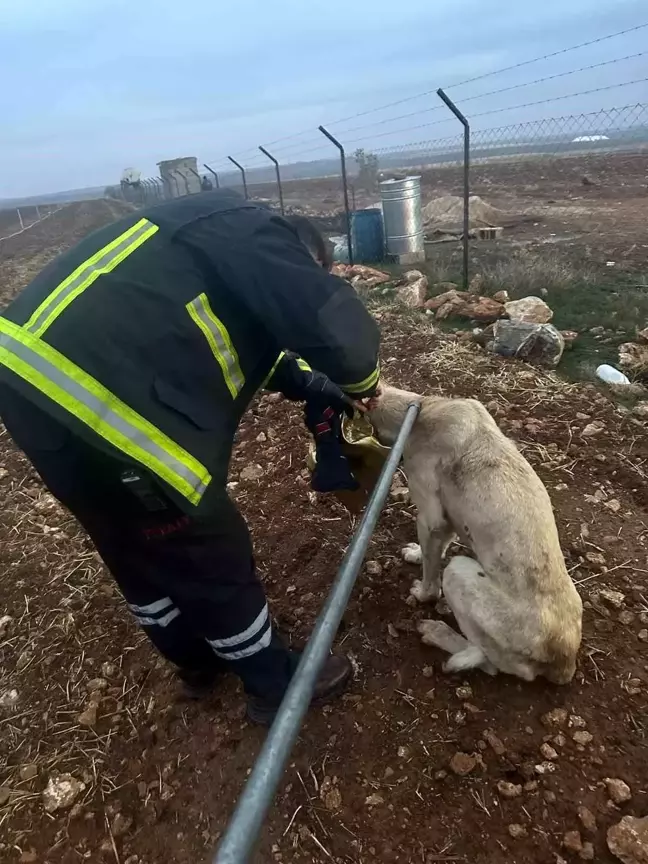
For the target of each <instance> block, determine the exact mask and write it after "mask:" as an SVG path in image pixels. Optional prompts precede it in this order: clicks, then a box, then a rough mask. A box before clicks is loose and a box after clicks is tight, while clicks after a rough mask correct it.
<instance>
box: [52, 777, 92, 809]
mask: <svg viewBox="0 0 648 864" xmlns="http://www.w3.org/2000/svg"><path fill="white" fill-rule="evenodd" d="M85 788H86V787H85V783H83V782H82V781H81V780H77V779H76V778H75V777H73V776H72V775H71V774H60V775H59V776H58V777H50V778H49V780H48V781H47V786H46V788H45V791H44V792H43V807H44V808H45V812H46V813H54V812H55V811H56V810H67V809H68V808H69V807H71V806H72V805H73V804H74V802H75V801H76V799H77V798H78V797H79V795H80V794H81V793H82V792H83V790H84V789H85Z"/></svg>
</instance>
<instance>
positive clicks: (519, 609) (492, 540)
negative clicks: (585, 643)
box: [368, 386, 583, 684]
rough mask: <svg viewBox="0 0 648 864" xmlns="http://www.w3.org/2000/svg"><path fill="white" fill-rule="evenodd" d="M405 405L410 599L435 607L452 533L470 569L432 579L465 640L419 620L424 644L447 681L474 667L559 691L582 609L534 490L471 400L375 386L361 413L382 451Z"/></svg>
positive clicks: (542, 495) (462, 566)
mask: <svg viewBox="0 0 648 864" xmlns="http://www.w3.org/2000/svg"><path fill="white" fill-rule="evenodd" d="M413 401H414V402H417V403H420V404H421V413H420V415H419V417H418V419H417V420H416V422H415V424H414V428H413V430H412V433H411V435H410V438H409V440H408V442H407V445H406V447H405V452H404V456H403V460H404V468H405V473H406V474H407V477H408V481H409V487H410V493H411V496H412V501H413V502H414V504H416V506H417V509H418V520H417V529H418V539H419V544H420V547H419V546H417V545H416V544H411V546H410V547H409V548H408V550H405V552H406V553H407V552H409V557H408V556H407V554H406V556H405V557H406V558H407V559H408V560H418V561H420V562H421V563H422V564H423V579H422V580H421V581H417V582H415V583H414V586H413V587H412V589H411V593H412V594H413V595H414V597H416V599H417V600H419V601H420V602H421V603H423V602H426V601H430V600H435V599H437V598H438V597H439V595H440V590H441V560H442V558H443V554H444V552H445V549H446V548H447V546H448V545H449V543H450V542H451V540H452V539H453V537H454V535H455V534H456V535H458V536H459V538H460V540H461V542H462V543H463V544H464V545H466V546H468V547H470V548H471V549H472V551H473V553H474V555H475V557H476V559H477V560H474V559H473V558H468V557H466V556H463V555H458V556H456V557H454V558H453V559H452V560H451V561H450V563H449V564H448V566H447V567H446V568H445V571H444V572H443V593H444V595H445V597H446V600H447V602H448V604H449V605H450V607H451V609H452V611H453V613H454V616H455V618H456V620H457V623H458V624H459V627H460V628H461V631H462V632H463V634H464V636H465V638H464V636H460V635H459V634H458V633H456V632H455V631H454V630H453V629H452V628H451V627H449V626H448V625H447V624H445V623H444V622H443V621H422V622H421V624H420V625H419V632H420V633H421V635H422V637H423V641H424V642H425V643H426V644H428V645H434V646H436V647H438V648H441V649H442V650H444V651H447V652H449V653H450V654H452V657H451V658H450V659H449V660H448V662H447V663H446V664H445V666H444V670H445V671H446V672H459V671H461V670H464V669H472V668H475V667H479V668H481V669H483V670H484V671H485V672H488V673H489V674H491V675H495V674H496V673H497V670H500V671H502V672H507V673H509V674H511V675H517V676H518V677H520V678H523V679H524V680H526V681H532V680H533V679H534V678H535V677H536V676H537V675H543V676H544V677H545V678H548V679H549V681H552V682H554V683H556V684H566V683H567V682H568V681H570V680H571V679H572V677H573V675H574V672H575V669H576V654H577V652H578V648H579V645H580V641H581V624H582V614H583V606H582V603H581V599H580V597H579V595H578V592H577V591H576V588H575V587H574V584H573V582H572V580H571V579H570V577H569V574H568V573H567V570H566V567H565V561H564V558H563V555H562V552H561V550H560V543H559V540H558V532H557V530H556V523H555V521H554V517H553V512H552V508H551V501H550V500H549V496H548V494H547V491H546V489H545V487H544V486H543V484H542V482H541V480H540V478H539V477H538V476H537V474H536V473H535V471H534V470H533V468H532V467H531V466H530V465H529V463H528V462H527V461H526V459H524V457H523V456H522V455H521V453H520V452H519V451H518V450H517V448H516V447H515V445H514V444H513V442H512V441H510V440H509V439H508V438H506V437H505V436H504V435H503V433H502V432H501V431H500V430H499V428H498V427H497V425H496V423H495V421H494V420H493V418H492V417H491V416H490V414H489V413H488V411H487V410H486V409H485V408H484V407H483V405H481V404H480V403H479V402H477V401H475V400H473V399H442V398H437V397H425V398H424V397H421V396H417V395H416V394H414V393H408V392H405V391H403V390H397V389H395V388H393V387H387V386H384V387H383V390H382V393H381V395H380V396H379V397H377V398H376V399H374V400H372V403H371V404H370V411H369V415H368V416H369V418H370V420H371V422H372V423H373V424H374V427H375V429H376V431H377V434H378V437H379V439H380V440H381V441H382V443H385V444H392V443H393V442H394V440H395V438H396V434H397V432H398V429H399V427H400V425H401V423H402V421H403V417H404V415H405V412H406V410H407V406H408V405H409V404H411V403H412V402H413Z"/></svg>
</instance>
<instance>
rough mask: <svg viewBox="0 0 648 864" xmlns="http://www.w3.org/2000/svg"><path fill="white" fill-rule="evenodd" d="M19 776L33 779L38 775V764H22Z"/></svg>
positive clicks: (24, 778) (22, 778)
mask: <svg viewBox="0 0 648 864" xmlns="http://www.w3.org/2000/svg"><path fill="white" fill-rule="evenodd" d="M18 776H19V777H20V779H21V780H33V779H34V777H38V765H21V766H20V769H19V771H18Z"/></svg>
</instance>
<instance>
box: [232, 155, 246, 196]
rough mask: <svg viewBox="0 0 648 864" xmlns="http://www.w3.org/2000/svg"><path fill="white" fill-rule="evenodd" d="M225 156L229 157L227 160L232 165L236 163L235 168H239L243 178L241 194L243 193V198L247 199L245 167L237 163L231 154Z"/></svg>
mask: <svg viewBox="0 0 648 864" xmlns="http://www.w3.org/2000/svg"><path fill="white" fill-rule="evenodd" d="M227 158H228V159H229V161H230V162H231V163H232V164H233V165H236V167H237V168H238V169H239V171H240V172H241V177H242V178H243V194H244V195H245V199H246V200H247V197H248V190H247V180H246V178H245V168H244V167H243V166H242V165H239V163H238V162H237V161H236V159H232V157H231V156H228V157H227Z"/></svg>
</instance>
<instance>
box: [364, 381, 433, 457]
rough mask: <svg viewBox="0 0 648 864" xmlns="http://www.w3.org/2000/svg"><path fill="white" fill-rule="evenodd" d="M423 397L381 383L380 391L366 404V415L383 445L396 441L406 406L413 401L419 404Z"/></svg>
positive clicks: (386, 445)
mask: <svg viewBox="0 0 648 864" xmlns="http://www.w3.org/2000/svg"><path fill="white" fill-rule="evenodd" d="M422 399H423V397H422V396H419V395H418V394H416V393H410V392H409V391H408V390H399V389H398V388H396V387H391V386H390V385H389V384H381V385H380V392H379V393H378V395H376V396H374V397H373V399H371V400H370V401H369V403H368V405H367V408H368V411H367V416H368V418H369V420H370V421H371V424H372V426H373V427H374V429H375V430H376V437H377V438H378V440H379V441H380V443H381V444H384V445H385V447H391V446H392V444H393V443H394V442H395V441H396V437H397V436H398V430H399V429H400V427H401V426H402V423H403V420H404V418H405V414H406V412H407V408H408V407H409V406H410V405H411V404H412V402H415V403H417V404H420V402H421V401H422Z"/></svg>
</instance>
